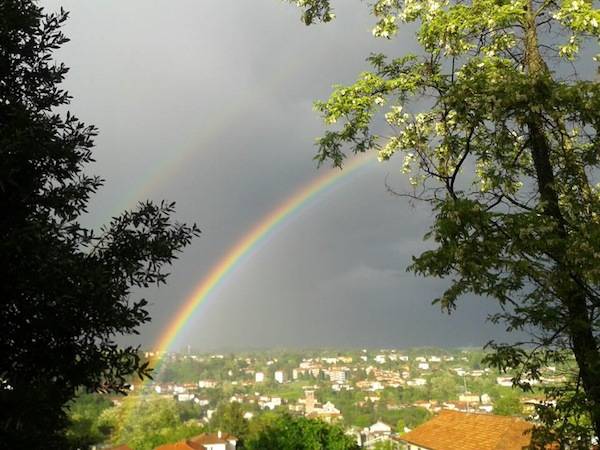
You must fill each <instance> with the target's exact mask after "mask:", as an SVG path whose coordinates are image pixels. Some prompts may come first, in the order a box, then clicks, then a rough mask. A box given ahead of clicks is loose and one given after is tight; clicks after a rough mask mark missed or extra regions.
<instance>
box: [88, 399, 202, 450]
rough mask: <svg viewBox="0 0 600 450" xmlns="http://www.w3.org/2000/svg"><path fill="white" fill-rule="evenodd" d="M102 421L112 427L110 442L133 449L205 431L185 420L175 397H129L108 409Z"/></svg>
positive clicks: (147, 449)
mask: <svg viewBox="0 0 600 450" xmlns="http://www.w3.org/2000/svg"><path fill="white" fill-rule="evenodd" d="M99 423H100V424H101V425H102V426H103V427H105V428H107V429H110V430H111V439H110V440H111V442H112V443H113V444H115V445H120V444H127V445H128V446H130V447H131V448H132V449H134V450H152V449H154V448H156V447H157V446H159V445H162V444H168V443H172V442H177V441H180V440H183V439H187V438H190V437H192V436H196V435H198V434H201V433H202V431H203V430H202V427H200V426H199V425H198V424H197V423H194V422H188V423H185V422H183V421H182V420H181V418H180V416H179V413H178V411H177V405H176V402H175V400H173V399H172V398H161V397H157V396H151V395H144V396H141V395H137V396H130V397H127V398H125V399H123V401H122V402H121V403H120V404H119V405H118V406H116V407H114V408H111V409H107V410H105V411H104V412H103V413H102V415H101V416H100V419H99Z"/></svg>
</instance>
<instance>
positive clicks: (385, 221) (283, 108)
mask: <svg viewBox="0 0 600 450" xmlns="http://www.w3.org/2000/svg"><path fill="white" fill-rule="evenodd" d="M338 3H339V5H338V7H337V10H336V12H337V16H338V19H337V20H336V21H335V22H334V23H331V24H327V25H319V26H313V27H308V28H307V27H305V26H304V25H302V23H301V22H300V20H299V11H298V10H296V9H295V8H293V7H292V6H289V5H287V4H285V3H283V2H281V1H280V0H252V1H250V0H193V1H192V0H170V1H167V0H162V1H157V0H127V1H122V0H103V1H101V2H87V1H81V0H73V1H49V0H46V1H44V2H43V4H44V5H46V6H47V7H48V8H49V9H56V8H58V7H59V6H60V5H62V6H63V7H65V9H67V10H69V11H71V18H70V20H69V22H68V23H67V25H66V27H65V31H66V33H67V34H68V36H69V37H70V38H71V39H72V41H71V42H70V43H69V44H67V45H66V46H65V47H64V48H63V49H62V50H61V51H60V52H59V54H58V58H59V59H61V60H62V61H64V62H65V63H66V64H67V65H68V66H70V67H71V71H70V73H69V76H68V78H67V80H66V83H65V85H66V88H67V89H68V90H69V91H70V92H71V94H72V95H73V96H74V100H73V102H72V105H71V110H72V111H73V112H75V113H76V114H77V115H78V116H79V117H80V118H81V119H82V120H84V121H85V122H87V123H92V124H95V125H97V126H98V128H99V130H100V135H99V136H98V138H97V140H96V144H97V145H96V153H95V155H96V159H97V162H96V163H95V164H94V166H93V167H92V168H91V169H90V170H91V171H92V172H94V173H96V174H98V175H100V176H102V177H103V178H105V179H106V186H105V187H104V188H103V189H102V191H101V192H100V193H99V195H97V196H96V198H95V199H94V201H93V202H92V204H91V205H90V210H91V213H90V216H89V217H87V218H86V221H87V223H88V224H91V225H94V226H98V225H99V224H102V223H104V222H105V221H106V220H107V219H108V218H110V217H111V216H113V215H116V214H118V213H119V211H122V210H123V209H125V208H128V207H132V206H133V205H135V203H136V201H138V200H143V199H146V198H152V199H155V200H160V199H163V198H165V199H169V200H175V201H177V210H178V213H177V216H178V218H179V219H181V220H184V221H188V222H196V223H197V224H198V225H199V226H200V228H201V229H202V231H203V234H202V236H201V238H199V239H197V240H196V241H194V243H193V245H192V246H190V247H188V248H187V249H186V251H185V253H184V254H183V255H182V256H181V258H180V259H179V260H178V261H177V263H176V264H175V265H174V266H173V268H172V276H171V277H170V279H169V284H168V286H166V287H162V288H161V289H159V290H151V291H149V292H147V295H148V299H149V300H150V301H151V314H152V317H153V321H152V323H151V324H150V325H148V326H146V327H144V328H143V329H142V334H141V336H140V339H141V340H140V342H141V343H143V344H144V345H145V346H147V347H151V346H152V343H153V342H154V340H155V339H156V337H157V336H158V335H159V334H160V332H161V331H162V330H163V329H164V327H165V326H166V324H167V323H168V322H169V321H170V320H171V319H172V318H173V316H174V315H175V312H176V311H177V309H178V307H179V306H180V305H182V303H183V302H184V300H185V299H186V298H187V297H188V296H189V294H190V293H191V292H192V291H193V290H194V287H195V286H196V285H197V284H198V283H199V282H200V281H201V280H202V279H203V278H204V277H205V275H206V274H207V273H208V272H209V270H210V269H211V268H212V267H213V266H214V265H215V264H217V262H218V261H219V260H220V258H221V257H222V256H224V255H225V254H226V253H227V251H228V250H229V249H230V248H231V247H232V246H233V245H234V244H235V243H236V242H237V241H238V240H239V239H240V238H242V237H243V236H244V235H245V234H246V233H247V232H248V231H249V230H250V229H251V227H252V226H253V225H254V224H256V223H258V222H260V221H261V218H262V217H264V216H265V215H266V214H268V213H269V212H270V211H271V210H272V209H273V208H275V207H276V206H277V205H278V204H280V203H281V202H283V201H284V200H285V199H286V198H288V197H289V196H290V195H292V194H293V193H294V192H296V191H297V190H298V189H300V188H301V187H302V186H304V185H305V184H306V183H308V182H310V181H311V180H313V179H314V178H315V177H317V176H318V175H319V172H318V170H317V169H316V167H315V164H314V162H313V161H312V159H311V158H312V156H313V155H314V152H315V147H314V145H313V142H314V139H315V137H317V136H318V135H319V134H320V133H321V132H322V129H323V128H322V125H321V123H320V120H319V118H318V117H317V115H316V114H315V113H314V111H313V110H312V103H313V101H314V100H316V99H324V98H326V97H327V95H328V93H329V92H330V90H331V86H332V85H333V84H335V83H349V82H351V81H352V80H353V79H355V78H356V76H357V74H358V73H359V72H360V71H361V70H364V69H366V68H367V66H366V64H365V62H364V59H365V57H366V56H368V54H369V53H370V52H373V51H382V50H383V51H386V52H388V53H390V54H394V55H399V54H402V53H404V52H406V51H411V50H414V43H413V40H412V38H411V32H410V30H405V32H404V34H403V35H401V37H400V38H399V39H396V40H393V41H391V42H382V41H376V40H375V39H373V38H372V36H371V32H370V28H371V25H372V22H373V20H372V17H370V16H369V14H368V10H367V5H366V4H365V3H364V2H359V1H358V0H356V1H349V0H348V1H343V2H338ZM403 36H404V37H403ZM398 166H399V165H398V162H391V163H387V164H373V165H372V166H371V167H369V168H367V169H365V170H363V171H361V173H360V174H358V175H356V176H350V177H347V178H345V179H342V180H341V181H340V182H339V183H338V185H337V187H336V188H335V189H334V190H332V191H331V192H329V193H327V194H325V195H321V196H319V197H318V199H317V200H316V201H315V202H313V203H312V204H311V205H310V206H309V207H308V208H306V209H304V210H303V211H302V213H301V214H300V215H298V216H297V217H296V218H295V219H294V220H292V221H291V222H290V223H289V224H287V225H286V226H285V227H284V228H282V229H281V230H280V231H279V232H278V233H276V235H275V236H273V237H272V238H271V239H269V240H268V242H267V243H266V244H265V245H263V246H261V247H260V248H259V249H258V250H257V251H256V252H254V253H253V254H252V255H251V257H250V258H249V259H247V260H246V262H245V263H244V264H242V265H241V266H240V267H239V269H238V270H237V271H236V272H235V273H233V274H232V275H231V276H230V277H229V279H228V281H227V282H226V283H225V284H224V285H223V286H222V287H221V288H220V289H219V290H218V291H217V292H216V293H215V294H214V295H213V296H211V298H210V299H208V301H207V302H205V303H204V304H203V305H202V306H201V307H200V308H199V309H198V311H197V313H196V314H195V315H194V317H193V319H192V320H191V321H190V322H189V323H188V325H187V327H186V328H185V330H184V331H183V332H182V333H181V334H180V336H179V337H178V339H177V342H176V345H175V349H180V348H182V346H185V345H187V344H190V345H191V346H192V347H193V348H195V349H198V350H215V349H241V348H269V347H298V346H300V347H322V346H344V347H405V346H416V345H441V346H462V345H482V344H484V343H485V342H486V341H487V340H489V339H490V338H492V337H498V336H501V335H502V333H501V330H499V329H498V328H492V326H491V325H489V324H486V323H484V319H485V316H486V314H487V313H488V312H489V311H491V304H490V301H484V300H480V299H475V298H469V299H465V301H464V302H463V303H462V304H461V307H460V308H459V310H458V312H457V313H456V314H454V315H452V316H447V315H444V314H442V313H441V312H440V311H439V308H438V307H435V306H431V300H432V299H433V298H434V297H435V296H437V295H438V294H439V293H441V292H442V290H443V288H444V286H445V284H444V282H442V281H437V280H427V279H422V278H416V277H414V276H413V275H411V274H408V273H406V270H405V269H406V267H407V265H408V264H409V263H410V258H411V255H414V254H418V253H419V251H421V250H422V249H424V248H426V245H427V244H426V243H424V242H423V241H422V236H423V234H424V233H425V232H426V231H427V227H428V224H429V223H430V222H431V214H430V212H429V211H428V210H427V208H426V207H424V206H417V207H416V208H412V207H410V206H409V205H408V203H407V201H406V200H404V199H401V198H398V197H394V196H391V195H390V194H388V193H387V192H386V189H385V185H384V182H385V178H386V176H388V179H389V181H390V182H391V183H392V184H393V185H394V186H396V187H397V188H398V189H402V187H403V186H405V185H406V184H405V180H404V178H403V176H402V174H400V172H399V170H398Z"/></svg>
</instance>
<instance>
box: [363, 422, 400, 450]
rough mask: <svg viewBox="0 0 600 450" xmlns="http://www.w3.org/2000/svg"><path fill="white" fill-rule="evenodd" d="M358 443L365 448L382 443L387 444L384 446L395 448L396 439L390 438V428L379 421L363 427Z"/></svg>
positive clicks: (374, 446)
mask: <svg viewBox="0 0 600 450" xmlns="http://www.w3.org/2000/svg"><path fill="white" fill-rule="evenodd" d="M360 444H361V446H362V448H365V449H372V448H376V447H378V446H379V445H382V444H383V445H386V444H387V446H386V447H385V448H396V446H397V443H396V441H394V440H393V438H392V428H391V427H390V426H389V425H387V424H385V423H383V422H381V421H378V422H376V423H374V424H373V425H371V426H370V427H368V428H364V429H363V431H362V433H361V443H360Z"/></svg>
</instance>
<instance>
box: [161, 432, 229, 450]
mask: <svg viewBox="0 0 600 450" xmlns="http://www.w3.org/2000/svg"><path fill="white" fill-rule="evenodd" d="M236 445H237V438H236V437H235V436H233V435H231V434H229V433H222V432H220V431H219V432H218V433H204V434H201V435H199V436H196V437H193V438H189V439H186V440H184V441H179V442H176V443H174V444H165V445H161V446H160V447H156V449H155V450H235V448H236Z"/></svg>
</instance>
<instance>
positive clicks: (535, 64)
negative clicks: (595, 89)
mask: <svg viewBox="0 0 600 450" xmlns="http://www.w3.org/2000/svg"><path fill="white" fill-rule="evenodd" d="M524 25H525V30H526V31H525V68H526V70H527V72H528V73H529V75H530V76H531V78H532V83H533V84H534V85H535V84H536V79H538V80H539V79H541V78H542V77H548V76H550V73H549V70H548V68H547V66H546V64H545V62H544V59H543V58H542V56H541V54H540V51H539V46H538V40H537V27H536V23H535V14H534V10H533V2H532V1H531V0H530V2H529V8H528V17H527V21H526V23H525V24H524ZM543 123H544V122H543V121H542V117H541V116H540V115H539V114H538V113H534V112H532V113H531V115H530V117H529V120H528V122H527V127H528V131H529V142H530V145H531V155H532V159H533V164H534V167H535V171H536V177H537V185H538V192H539V194H540V200H541V202H542V203H543V211H544V213H545V215H546V216H548V217H550V218H551V219H552V220H553V222H554V223H555V226H556V232H557V235H558V237H559V241H561V243H560V244H558V245H556V246H554V247H553V248H552V249H551V252H552V255H551V256H552V258H553V259H554V260H555V261H556V271H557V275H558V277H559V279H560V286H559V289H560V290H559V292H557V294H558V295H559V297H560V299H561V301H562V304H563V305H564V307H565V309H566V311H567V314H568V323H567V324H566V325H567V332H568V334H569V337H570V340H571V346H572V349H573V353H574V355H575V360H576V362H577V365H578V367H579V375H580V377H581V382H582V386H583V389H584V391H585V394H586V397H587V399H588V401H589V402H590V406H591V410H590V414H591V419H592V424H593V427H594V431H595V434H596V436H597V437H600V352H599V351H598V346H597V343H596V339H595V338H594V333H593V321H592V318H591V317H590V311H589V310H588V307H587V295H586V292H585V291H584V289H583V287H582V286H581V285H580V284H578V283H577V281H578V280H577V274H574V273H572V270H571V269H570V268H569V267H568V265H567V264H566V247H565V246H566V241H567V238H568V231H567V223H566V221H565V218H564V216H563V215H562V213H561V210H560V204H559V201H558V195H557V192H556V190H555V187H554V186H555V177H554V171H553V167H552V163H551V160H550V153H551V145H550V143H549V141H548V138H547V136H546V134H545V133H544V125H543Z"/></svg>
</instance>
